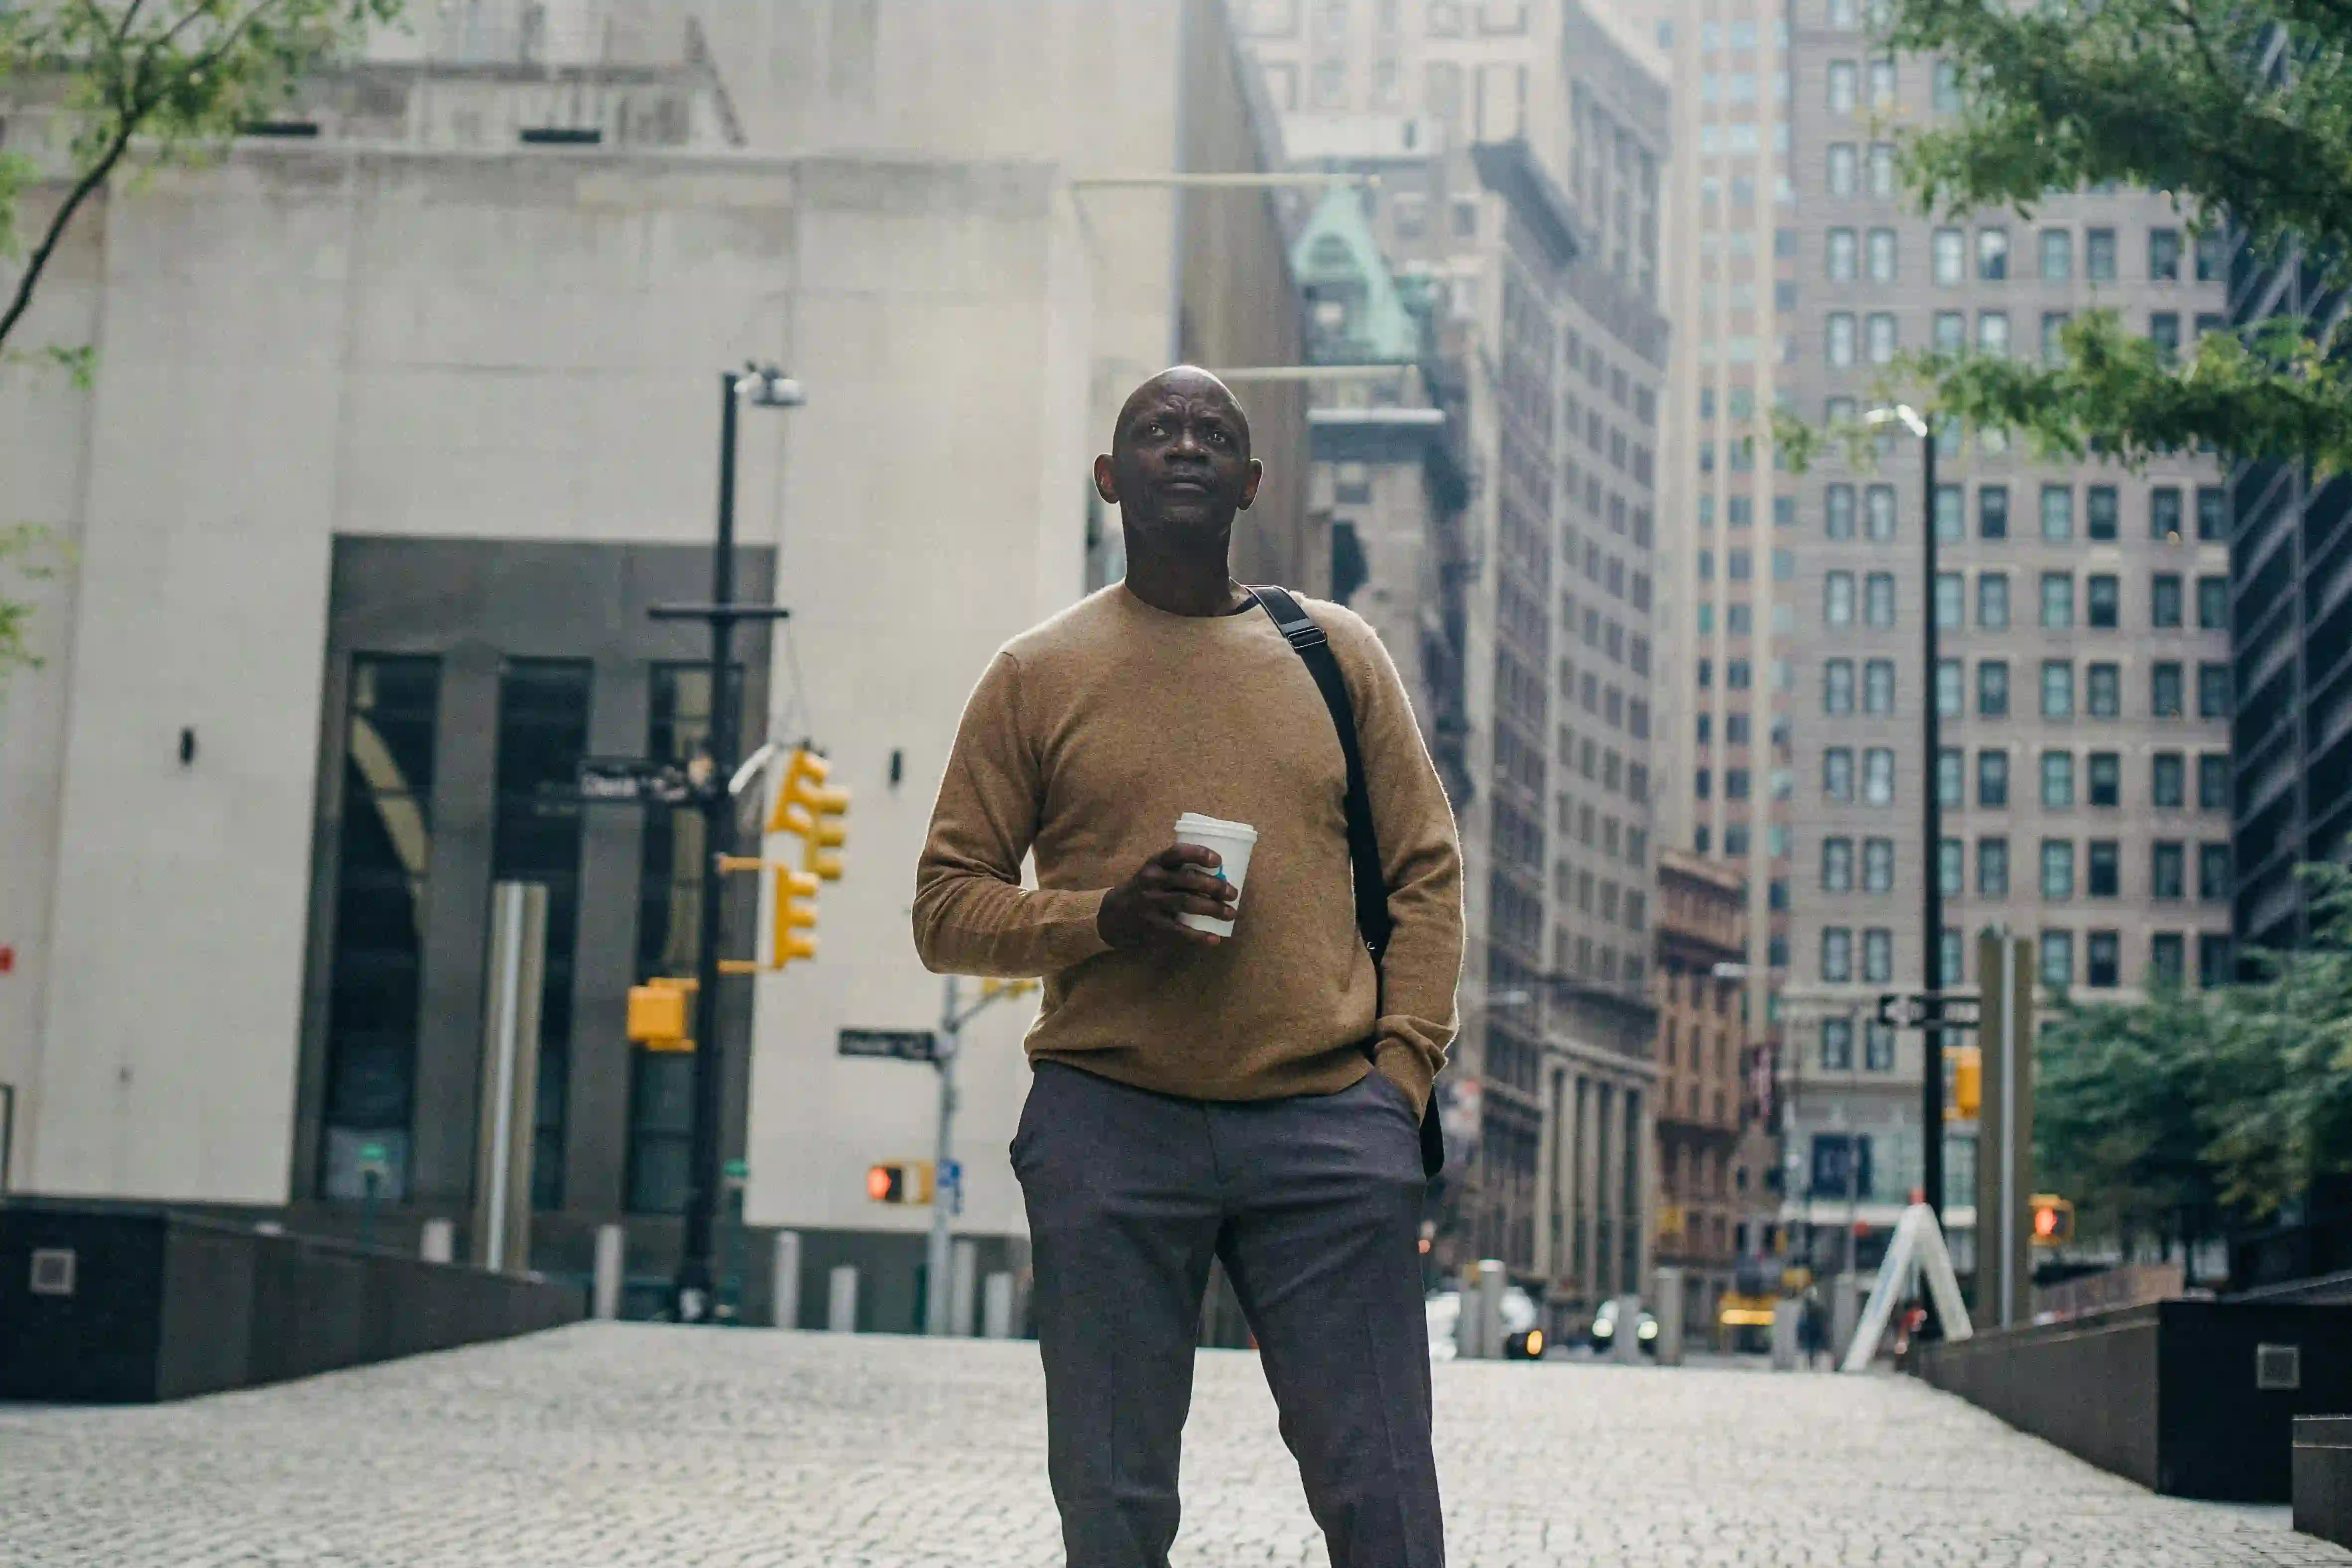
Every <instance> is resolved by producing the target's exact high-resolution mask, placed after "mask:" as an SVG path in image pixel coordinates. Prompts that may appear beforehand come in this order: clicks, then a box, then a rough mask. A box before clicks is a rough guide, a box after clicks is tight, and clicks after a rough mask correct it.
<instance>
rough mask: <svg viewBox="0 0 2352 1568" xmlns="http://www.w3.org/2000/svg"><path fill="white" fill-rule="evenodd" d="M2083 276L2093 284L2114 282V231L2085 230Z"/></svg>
mask: <svg viewBox="0 0 2352 1568" xmlns="http://www.w3.org/2000/svg"><path fill="white" fill-rule="evenodd" d="M2083 275H2084V277H2088V278H2089V279H2090V280H2091V281H2092V282H2094V283H2113V282H2114V281H2115V280H2116V231H2115V230H2113V229H2085V230H2084V232H2083Z"/></svg>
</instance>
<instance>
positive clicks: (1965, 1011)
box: [1878, 991, 1977, 1029]
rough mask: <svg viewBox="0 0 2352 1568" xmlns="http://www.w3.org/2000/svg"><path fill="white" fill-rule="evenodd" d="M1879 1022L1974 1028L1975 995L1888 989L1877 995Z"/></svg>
mask: <svg viewBox="0 0 2352 1568" xmlns="http://www.w3.org/2000/svg"><path fill="white" fill-rule="evenodd" d="M1878 1021H1879V1022H1880V1023H1883V1024H1892V1025H1894V1026H1895V1028H1896V1029H1926V1028H1927V1027H1928V1026H1929V1025H1931V1024H1932V1025H1937V1026H1939V1027H1941V1028H1944V1029H1974V1028H1976V1027H1977V998H1974V997H1953V996H1946V995H1944V994H1943V993H1941V992H1928V991H1888V992H1886V993H1885V994H1884V995H1882V996H1881V997H1880V998H1878Z"/></svg>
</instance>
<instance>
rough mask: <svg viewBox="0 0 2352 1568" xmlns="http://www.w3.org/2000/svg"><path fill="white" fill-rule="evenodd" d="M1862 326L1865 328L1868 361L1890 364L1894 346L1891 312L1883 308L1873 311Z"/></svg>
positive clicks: (1893, 322)
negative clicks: (1868, 352)
mask: <svg viewBox="0 0 2352 1568" xmlns="http://www.w3.org/2000/svg"><path fill="white" fill-rule="evenodd" d="M1864 326H1865V327H1866V329H1867V331H1866V334H1865V336H1866V337H1867V339H1868V343H1869V349H1870V362H1871V363H1872V364H1874V365H1885V364H1892V363H1893V362H1894V360H1895V347H1896V334H1895V317H1894V315H1893V313H1892V312H1890V311H1885V310H1875V311H1873V312H1872V313H1871V315H1870V318H1869V319H1868V320H1867V321H1866V322H1865V323H1864Z"/></svg>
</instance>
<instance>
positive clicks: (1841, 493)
mask: <svg viewBox="0 0 2352 1568" xmlns="http://www.w3.org/2000/svg"><path fill="white" fill-rule="evenodd" d="M1822 534H1823V535H1824V536H1826V537H1827V538H1833V539H1850V538H1853V486H1851V485H1832V486H1827V487H1826V488H1825V489H1823V490H1822Z"/></svg>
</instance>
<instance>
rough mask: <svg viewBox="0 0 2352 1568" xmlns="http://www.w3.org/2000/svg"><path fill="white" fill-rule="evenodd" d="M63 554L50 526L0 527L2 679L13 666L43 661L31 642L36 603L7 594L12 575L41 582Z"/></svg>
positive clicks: (32, 666) (52, 572)
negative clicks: (38, 657)
mask: <svg viewBox="0 0 2352 1568" xmlns="http://www.w3.org/2000/svg"><path fill="white" fill-rule="evenodd" d="M62 554H63V552H62V551H61V550H60V549H58V545H57V542H56V540H55V539H53V538H51V537H50V534H49V531H48V530H47V528H35V527H32V526H31V525H29V524H18V525H17V526H16V527H14V528H0V682H5V681H6V679H7V678H8V674H9V672H10V671H12V670H20V669H38V668H39V667H40V664H41V661H40V660H39V659H37V658H36V657H34V656H33V652H32V646H31V633H32V620H33V606H31V605H30V604H27V603H24V602H21V601H17V600H16V599H13V598H11V597H10V596H9V595H8V593H7V592H6V589H7V588H8V586H9V579H10V578H12V577H13V578H16V579H18V580H21V581H25V582H39V581H45V580H47V579H49V578H52V577H55V576H56V575H57V573H58V566H59V564H60V561H61V558H62Z"/></svg>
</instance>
